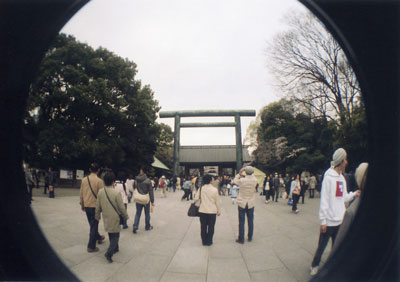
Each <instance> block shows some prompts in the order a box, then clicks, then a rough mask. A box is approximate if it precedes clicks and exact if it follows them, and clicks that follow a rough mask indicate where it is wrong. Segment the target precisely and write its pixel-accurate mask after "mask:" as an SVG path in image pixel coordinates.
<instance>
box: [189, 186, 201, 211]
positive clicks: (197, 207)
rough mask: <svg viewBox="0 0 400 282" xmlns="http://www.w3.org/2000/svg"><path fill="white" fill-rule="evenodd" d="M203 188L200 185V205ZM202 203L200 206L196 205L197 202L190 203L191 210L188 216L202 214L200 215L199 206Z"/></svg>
mask: <svg viewBox="0 0 400 282" xmlns="http://www.w3.org/2000/svg"><path fill="white" fill-rule="evenodd" d="M201 188H202V187H200V191H199V193H200V194H199V195H200V196H199V200H200V205H201ZM200 205H199V206H197V205H196V202H193V203H191V205H190V207H189V210H188V216H190V217H196V216H200V215H199V208H200Z"/></svg>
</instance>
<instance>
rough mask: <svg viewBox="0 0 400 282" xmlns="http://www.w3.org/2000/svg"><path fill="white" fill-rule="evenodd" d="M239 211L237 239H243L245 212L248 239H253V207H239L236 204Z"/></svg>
mask: <svg viewBox="0 0 400 282" xmlns="http://www.w3.org/2000/svg"><path fill="white" fill-rule="evenodd" d="M238 211H239V238H238V239H239V241H242V242H243V241H244V221H245V214H247V224H248V225H249V232H248V233H247V237H248V239H249V240H252V239H253V230H254V208H251V209H249V206H248V205H246V208H244V209H243V208H241V207H239V206H238Z"/></svg>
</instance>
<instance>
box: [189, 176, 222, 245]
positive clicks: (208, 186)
mask: <svg viewBox="0 0 400 282" xmlns="http://www.w3.org/2000/svg"><path fill="white" fill-rule="evenodd" d="M203 181H204V185H203V186H202V187H201V188H200V189H199V192H198V193H196V196H195V198H194V201H195V202H199V203H200V207H199V214H200V225H201V232H200V235H201V241H202V242H203V246H211V245H212V244H213V236H214V226H215V221H216V219H217V218H216V216H217V215H218V216H219V215H220V214H221V205H220V200H219V195H218V189H217V188H215V187H214V185H213V182H214V179H213V177H212V176H211V175H206V176H204V177H203Z"/></svg>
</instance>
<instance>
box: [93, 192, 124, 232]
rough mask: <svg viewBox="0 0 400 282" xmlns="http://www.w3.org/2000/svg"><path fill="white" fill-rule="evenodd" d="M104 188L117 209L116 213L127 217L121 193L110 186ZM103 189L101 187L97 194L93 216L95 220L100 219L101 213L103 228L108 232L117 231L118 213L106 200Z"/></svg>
mask: <svg viewBox="0 0 400 282" xmlns="http://www.w3.org/2000/svg"><path fill="white" fill-rule="evenodd" d="M104 189H106V190H107V194H108V197H110V200H111V202H112V204H113V205H114V207H115V208H116V209H117V210H118V213H119V214H121V215H123V216H124V217H125V218H127V219H128V218H129V217H128V213H127V212H126V210H125V206H124V203H123V202H122V197H121V193H119V192H118V191H117V190H115V189H114V188H112V187H111V186H109V187H105V188H104ZM104 189H101V190H100V192H99V194H98V195H97V202H96V215H95V217H96V219H97V220H100V213H102V214H103V222H104V230H105V231H106V232H109V233H118V232H120V231H121V225H120V224H119V215H118V214H117V212H116V211H115V210H114V208H113V207H112V206H111V204H110V202H109V201H108V198H107V196H106V193H105V192H104Z"/></svg>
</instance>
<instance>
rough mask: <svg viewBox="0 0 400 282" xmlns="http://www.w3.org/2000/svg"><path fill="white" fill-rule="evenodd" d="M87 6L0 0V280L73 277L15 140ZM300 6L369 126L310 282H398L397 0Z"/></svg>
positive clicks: (68, 1)
mask: <svg viewBox="0 0 400 282" xmlns="http://www.w3.org/2000/svg"><path fill="white" fill-rule="evenodd" d="M266 1H268V0H266ZM87 2H88V0H0V95H1V99H0V116H1V119H0V139H1V146H0V160H1V164H2V170H1V176H2V177H1V182H0V183H1V184H0V187H1V195H0V218H1V220H0V234H1V240H0V280H31V281H32V280H33V281H39V280H41V281H74V280H77V278H76V277H75V276H74V275H73V274H72V273H71V272H70V271H69V269H68V268H67V267H66V266H65V265H64V264H63V263H62V262H61V261H60V259H59V258H58V256H57V255H56V254H55V253H54V251H53V250H52V248H51V247H50V245H49V244H48V243H47V241H46V239H45V238H44V236H43V234H42V232H41V230H40V228H39V226H38V225H37V223H36V220H35V218H34V216H33V214H32V211H31V209H30V207H29V199H28V198H27V196H26V193H24V191H26V187H25V183H24V177H23V171H22V168H21V164H22V149H21V148H22V143H21V140H22V138H21V137H22V116H23V112H24V108H25V106H26V98H27V95H28V88H29V84H30V83H31V81H32V80H33V79H34V77H35V74H36V71H37V69H38V65H39V63H40V61H41V59H42V58H43V56H44V53H45V51H46V50H47V48H48V46H49V45H50V43H51V41H52V40H53V39H54V38H55V36H56V35H57V34H58V32H59V30H60V29H61V28H62V26H63V25H64V24H65V23H67V21H68V20H69V19H70V18H71V17H72V16H73V15H74V14H75V13H76V12H77V11H78V10H79V9H80V8H81V7H82V6H84V5H85V4H86V3H87ZM300 2H302V3H303V4H304V5H305V6H306V7H308V8H309V9H310V10H311V11H312V12H313V13H314V14H316V15H317V16H318V17H319V18H320V19H321V21H322V22H323V23H324V24H325V25H326V26H327V28H328V29H329V30H330V32H331V33H332V34H333V35H334V36H335V37H336V39H337V40H338V41H339V42H340V44H341V45H342V47H343V49H344V50H345V52H346V54H347V56H348V58H349V60H350V62H351V64H352V66H353V68H354V70H355V71H356V73H357V77H358V79H359V81H360V86H361V88H362V91H363V97H364V101H365V104H366V111H367V118H368V129H369V135H368V142H369V159H370V167H369V173H368V184H367V188H366V192H365V194H364V196H363V201H362V203H361V205H360V208H359V213H358V215H357V217H356V218H355V221H354V224H353V225H352V226H351V227H350V232H349V234H348V235H347V236H346V238H345V241H344V243H343V244H342V245H341V247H340V248H339V249H338V251H337V252H336V253H335V254H334V255H333V257H332V259H331V260H329V261H328V262H327V263H326V264H325V266H324V267H323V268H322V269H321V270H320V272H319V274H318V275H317V276H316V277H315V278H313V279H312V281H367V280H369V281H398V280H399V269H400V268H399V260H398V256H399V247H398V238H399V237H398V235H399V223H398V221H399V212H398V202H399V194H398V187H399V181H398V177H399V176H398V175H399V170H398V168H399V164H398V162H399V155H398V151H399V150H398V147H399V145H400V144H399V101H398V93H399V88H400V87H399V83H400V76H399V65H400V64H399V63H400V60H399V50H400V49H399V47H400V45H399V38H400V5H399V1H398V0H396V1H393V0H391V1H389V0H369V1H368V0H364V1H361V0H314V1H311V0H300ZM110 4H111V2H110ZM310 263H311V262H310Z"/></svg>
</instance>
